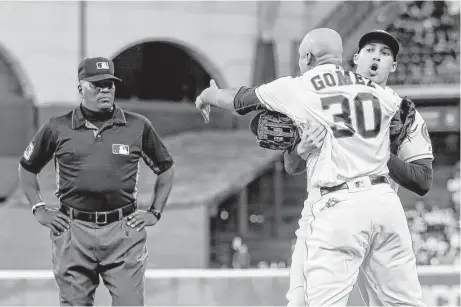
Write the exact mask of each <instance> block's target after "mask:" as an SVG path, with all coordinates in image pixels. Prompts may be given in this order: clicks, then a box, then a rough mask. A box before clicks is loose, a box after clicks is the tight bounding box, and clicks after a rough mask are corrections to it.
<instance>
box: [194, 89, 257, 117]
mask: <svg viewBox="0 0 461 307" xmlns="http://www.w3.org/2000/svg"><path fill="white" fill-rule="evenodd" d="M195 106H196V107H197V109H198V110H199V111H200V112H201V113H202V116H203V118H204V119H205V122H206V123H207V122H208V121H209V119H210V111H211V109H210V106H216V107H219V108H221V109H225V110H228V111H231V112H234V113H235V114H236V115H245V114H248V113H249V112H252V111H257V110H263V109H265V108H264V107H263V105H262V104H261V102H260V101H259V99H258V97H257V96H256V93H255V88H254V87H251V88H250V87H246V86H242V87H240V88H230V89H220V88H218V86H217V85H216V82H215V81H214V80H211V81H210V86H209V87H208V88H206V89H205V90H203V91H202V93H201V94H200V95H199V96H198V97H197V99H196V101H195Z"/></svg>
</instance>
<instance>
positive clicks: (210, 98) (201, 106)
mask: <svg viewBox="0 0 461 307" xmlns="http://www.w3.org/2000/svg"><path fill="white" fill-rule="evenodd" d="M218 91H219V88H218V86H217V85H216V82H215V81H214V80H213V79H211V80H210V86H209V87H207V88H206V89H204V90H203V91H202V93H201V94H200V95H199V96H198V97H197V99H196V100H195V107H196V108H197V109H198V110H199V111H200V113H201V114H202V116H203V119H204V120H205V123H206V124H207V123H208V122H209V121H210V112H211V107H210V106H211V105H212V104H213V105H216V97H217V94H218Z"/></svg>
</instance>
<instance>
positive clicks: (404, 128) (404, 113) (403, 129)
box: [390, 97, 416, 155]
mask: <svg viewBox="0 0 461 307" xmlns="http://www.w3.org/2000/svg"><path fill="white" fill-rule="evenodd" d="M415 114H416V108H415V104H414V103H413V101H411V100H410V99H409V98H408V97H404V98H403V99H402V103H401V105H400V111H399V112H397V113H396V114H395V115H394V117H393V118H392V120H391V126H390V139H391V152H392V153H393V154H395V155H396V154H397V152H398V150H399V148H400V146H401V145H402V143H403V142H404V141H405V139H406V138H408V136H409V135H410V132H411V131H410V129H411V126H412V125H413V123H414V122H415Z"/></svg>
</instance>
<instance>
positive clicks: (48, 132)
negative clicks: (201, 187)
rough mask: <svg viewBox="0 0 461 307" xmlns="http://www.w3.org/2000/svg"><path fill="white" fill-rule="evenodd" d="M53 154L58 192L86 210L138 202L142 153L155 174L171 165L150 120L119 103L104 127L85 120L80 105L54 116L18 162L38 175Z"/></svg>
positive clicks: (79, 207) (71, 204) (67, 201)
mask: <svg viewBox="0 0 461 307" xmlns="http://www.w3.org/2000/svg"><path fill="white" fill-rule="evenodd" d="M53 156H54V161H55V168H56V177H57V178H56V182H57V185H58V189H57V192H56V196H58V198H59V199H60V201H61V202H62V203H63V204H66V205H68V206H70V207H73V208H76V209H80V210H84V211H108V210H113V209H116V208H120V207H123V206H125V205H128V204H130V203H132V202H134V201H135V200H136V193H137V189H136V185H137V180H138V174H139V167H140V164H139V163H140V160H139V158H140V157H142V158H143V159H144V161H145V162H146V164H147V165H148V166H149V167H150V168H151V169H152V170H153V171H154V172H155V174H157V175H158V174H161V173H162V172H164V171H166V170H168V169H169V168H170V167H171V166H172V165H173V159H172V157H171V155H170V153H169V152H168V150H167V148H166V147H165V145H164V144H163V143H162V141H161V139H160V138H159V136H158V134H157V133H156V132H155V129H154V127H153V126H152V124H151V123H150V121H149V120H148V119H147V118H145V117H144V116H142V115H139V114H137V113H132V112H127V111H123V110H122V109H121V108H119V107H118V106H115V111H114V114H113V116H112V118H111V119H109V120H108V121H107V122H106V123H104V124H103V125H102V127H101V128H100V129H98V128H97V127H96V126H94V125H93V124H91V123H90V122H89V121H87V120H86V119H85V117H84V116H83V114H82V110H81V109H80V107H77V108H75V109H74V110H73V111H71V112H69V113H67V114H65V115H62V116H58V117H52V118H50V119H49V120H48V121H47V122H46V123H45V124H43V126H42V127H40V129H39V131H38V132H37V133H36V135H35V136H34V138H33V140H32V142H31V143H30V144H29V146H28V147H27V149H26V151H25V152H24V155H23V157H22V158H21V161H20V163H21V165H22V166H23V167H24V168H25V169H26V170H28V171H29V172H32V173H35V174H38V173H39V172H40V171H41V170H42V168H43V167H44V166H45V165H46V164H47V163H48V162H49V161H50V160H51V158H53Z"/></svg>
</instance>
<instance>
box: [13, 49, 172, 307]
mask: <svg viewBox="0 0 461 307" xmlns="http://www.w3.org/2000/svg"><path fill="white" fill-rule="evenodd" d="M78 79H79V81H80V83H79V85H78V90H79V93H80V98H81V104H80V105H79V106H77V107H76V108H75V109H74V110H72V111H71V112H69V113H67V114H65V115H62V116H57V117H52V118H51V119H49V120H48V121H47V122H46V123H45V124H44V125H43V126H42V127H41V128H40V129H39V130H38V132H37V133H36V134H35V136H34V138H33V140H32V141H31V143H30V144H29V146H28V147H27V149H26V150H25V152H24V155H23V157H22V158H21V160H20V166H19V178H20V181H21V185H22V188H23V191H24V194H25V195H26V197H27V200H28V201H29V203H30V205H31V206H32V213H33V214H34V216H35V218H36V219H37V221H38V222H39V223H40V224H41V225H43V226H45V227H48V228H49V229H50V237H51V241H52V249H53V253H52V257H53V272H54V276H55V279H56V282H57V284H58V287H59V296H60V303H61V305H62V306H92V305H93V303H94V294H95V291H96V288H97V287H98V284H99V277H100V276H101V277H102V280H103V281H104V284H105V285H106V287H107V288H108V290H109V292H110V294H111V296H112V305H114V306H127V305H129V306H142V305H144V272H145V270H146V267H147V257H148V253H147V245H146V238H147V233H146V228H145V227H146V226H153V225H155V224H156V223H157V222H158V221H159V219H160V218H161V214H162V211H163V208H164V206H165V204H166V202H167V199H168V197H169V194H170V191H171V188H172V185H173V175H174V163H173V159H172V157H171V155H170V153H169V152H168V150H167V148H166V147H165V146H164V144H163V143H162V141H161V139H160V137H159V136H158V135H157V133H156V132H155V129H154V127H153V126H152V124H151V122H150V121H149V120H148V119H147V118H145V117H144V116H141V115H139V114H136V113H133V112H127V111H123V110H122V109H121V108H120V107H118V106H117V105H115V104H114V96H115V83H114V82H115V81H118V82H120V81H121V80H120V79H118V78H117V77H115V76H114V64H113V62H112V61H111V60H109V59H106V58H101V57H98V58H88V59H85V60H83V61H82V62H81V63H80V65H79V67H78ZM52 158H54V163H55V168H56V177H57V186H58V189H57V192H56V195H57V196H58V198H59V202H60V206H59V209H55V208H52V207H49V206H48V205H47V204H45V202H44V201H43V199H42V197H41V194H40V185H39V182H38V177H37V174H38V173H40V171H41V170H42V168H43V167H44V166H45V165H46V164H47V163H48V162H49V161H50V160H51V159H52ZM140 158H142V159H143V160H144V161H145V162H146V164H147V165H148V166H149V167H150V168H151V169H152V171H153V172H154V173H155V174H156V175H157V176H158V178H157V181H156V183H155V186H154V191H155V194H154V197H153V199H152V201H151V204H150V207H149V208H148V209H147V210H140V209H138V206H137V180H138V175H139V166H140V164H139V162H140Z"/></svg>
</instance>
